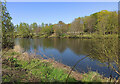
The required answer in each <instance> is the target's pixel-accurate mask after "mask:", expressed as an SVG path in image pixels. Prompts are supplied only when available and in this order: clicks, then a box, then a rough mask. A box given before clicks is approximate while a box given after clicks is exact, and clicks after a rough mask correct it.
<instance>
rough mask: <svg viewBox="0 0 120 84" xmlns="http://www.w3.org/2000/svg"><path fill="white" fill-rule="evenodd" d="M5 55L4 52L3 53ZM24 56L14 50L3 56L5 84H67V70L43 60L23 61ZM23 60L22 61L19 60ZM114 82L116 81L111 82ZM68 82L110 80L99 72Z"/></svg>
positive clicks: (3, 79)
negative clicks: (6, 83)
mask: <svg viewBox="0 0 120 84" xmlns="http://www.w3.org/2000/svg"><path fill="white" fill-rule="evenodd" d="M3 53H4V51H3ZM22 57H23V55H22V54H20V53H17V52H15V51H13V50H9V51H8V52H7V53H6V54H5V55H4V56H2V60H3V61H2V69H3V72H2V81H3V82H13V83H15V84H16V82H63V83H65V82H66V78H67V76H68V72H67V71H66V70H65V69H60V68H55V67H53V66H52V63H49V62H47V61H42V59H37V58H35V59H34V58H33V59H29V60H27V57H26V58H25V57H24V58H25V59H26V60H25V59H24V60H23V59H22ZM19 58H21V59H19ZM111 81H112V82H114V81H115V79H112V80H111ZM67 82H83V83H89V82H91V83H95V82H99V83H102V82H110V79H109V78H105V77H103V76H102V75H100V74H99V73H97V72H92V71H90V72H88V73H84V74H82V78H81V80H76V79H75V78H73V77H72V76H70V77H69V78H68V81H67Z"/></svg>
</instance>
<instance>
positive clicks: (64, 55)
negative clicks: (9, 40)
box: [15, 38, 120, 78]
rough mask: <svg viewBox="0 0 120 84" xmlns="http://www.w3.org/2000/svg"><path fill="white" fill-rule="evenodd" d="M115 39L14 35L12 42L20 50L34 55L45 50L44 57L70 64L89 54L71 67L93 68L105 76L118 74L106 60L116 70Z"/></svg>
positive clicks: (79, 68) (117, 59)
mask: <svg viewBox="0 0 120 84" xmlns="http://www.w3.org/2000/svg"><path fill="white" fill-rule="evenodd" d="M117 42H118V41H117V40H116V39H106V40H105V39H104V40H103V39H99V40H96V39H92V40H91V39H84V40H82V39H73V38H69V39H67V38H64V39H59V38H42V39H28V38H22V39H20V38H17V39H15V45H19V46H20V47H21V48H23V50H24V51H27V52H29V53H36V55H37V57H38V58H40V55H41V56H43V54H45V55H46V56H47V57H49V58H54V59H55V60H56V61H59V62H61V63H63V64H65V65H68V66H71V67H72V66H74V64H75V63H76V62H77V61H78V60H80V59H82V58H84V57H86V56H87V55H89V56H87V57H86V58H84V59H83V60H81V61H80V62H79V63H78V64H77V66H76V67H75V70H77V71H79V72H88V71H90V70H91V71H97V72H98V73H100V74H102V75H104V76H105V77H109V76H110V75H112V76H113V77H116V78H118V74H117V73H116V72H114V71H113V70H112V69H111V65H110V64H112V65H113V67H114V68H115V69H116V70H117V71H119V70H120V69H119V65H120V57H119V56H118V54H117V53H118V47H117V46H118V44H117ZM41 52H42V53H43V54H41ZM44 58H46V57H44Z"/></svg>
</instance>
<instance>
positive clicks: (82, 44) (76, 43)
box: [67, 39, 91, 55]
mask: <svg viewBox="0 0 120 84" xmlns="http://www.w3.org/2000/svg"><path fill="white" fill-rule="evenodd" d="M90 42H91V40H85V39H84V40H82V39H68V40H67V44H68V45H67V47H68V48H70V49H71V50H72V51H73V52H75V54H77V55H80V54H86V55H87V54H88V53H89V50H90Z"/></svg>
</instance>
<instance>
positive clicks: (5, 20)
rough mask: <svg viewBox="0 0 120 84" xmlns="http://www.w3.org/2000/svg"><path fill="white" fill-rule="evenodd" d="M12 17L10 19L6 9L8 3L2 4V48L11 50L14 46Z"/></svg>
mask: <svg viewBox="0 0 120 84" xmlns="http://www.w3.org/2000/svg"><path fill="white" fill-rule="evenodd" d="M11 20H12V17H10V14H9V12H8V11H7V8H6V3H5V2H3V3H2V48H11V47H13V45H14V42H13V41H12V38H11V37H13V34H14V33H13V32H14V25H13V24H12V22H11Z"/></svg>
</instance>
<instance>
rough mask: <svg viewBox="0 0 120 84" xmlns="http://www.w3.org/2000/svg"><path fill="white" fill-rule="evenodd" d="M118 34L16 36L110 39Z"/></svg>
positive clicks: (17, 36)
mask: <svg viewBox="0 0 120 84" xmlns="http://www.w3.org/2000/svg"><path fill="white" fill-rule="evenodd" d="M118 37H119V36H118V34H108V35H98V34H84V35H61V36H57V35H55V34H52V35H50V36H48V35H32V36H29V35H28V36H21V35H16V36H14V38H81V39H94V38H96V39H101V38H105V39H109V38H118ZM119 38H120V37H119Z"/></svg>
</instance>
